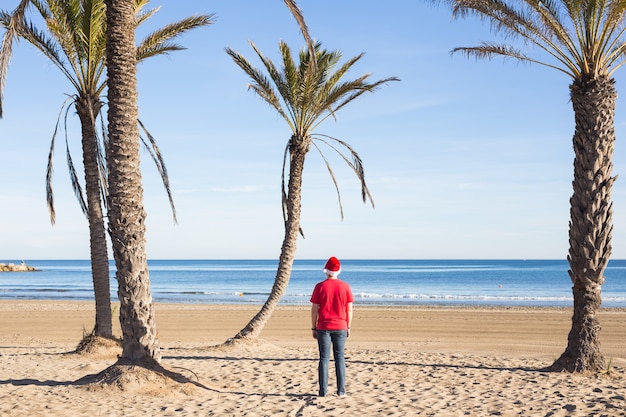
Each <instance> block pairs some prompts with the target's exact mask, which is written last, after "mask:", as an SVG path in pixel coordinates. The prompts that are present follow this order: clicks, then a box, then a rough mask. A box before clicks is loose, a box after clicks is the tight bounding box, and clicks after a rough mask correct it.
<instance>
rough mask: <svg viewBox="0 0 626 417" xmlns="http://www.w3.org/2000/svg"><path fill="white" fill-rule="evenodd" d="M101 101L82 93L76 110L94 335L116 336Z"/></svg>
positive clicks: (77, 101)
mask: <svg viewBox="0 0 626 417" xmlns="http://www.w3.org/2000/svg"><path fill="white" fill-rule="evenodd" d="M101 108H102V103H101V102H100V100H98V99H94V98H92V97H79V98H78V100H76V111H77V113H78V117H79V119H80V123H81V128H82V147H83V166H84V169H85V194H86V195H87V218H88V220H89V245H90V250H91V277H92V281H93V289H94V298H95V302H96V324H95V326H94V335H96V336H102V337H107V338H111V337H113V318H112V313H111V287H110V285H111V284H110V279H109V254H108V251H107V240H106V228H105V224H104V215H103V212H102V200H101V194H100V189H101V187H100V184H101V183H100V170H99V167H98V147H97V143H96V141H97V140H98V139H97V136H96V115H97V114H98V113H99V112H100V109H101Z"/></svg>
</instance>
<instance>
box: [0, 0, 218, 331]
mask: <svg viewBox="0 0 626 417" xmlns="http://www.w3.org/2000/svg"><path fill="white" fill-rule="evenodd" d="M148 2H149V0H136V1H134V14H135V16H136V23H135V26H134V27H137V26H139V25H140V24H141V23H143V22H145V21H146V20H147V19H148V18H149V17H151V16H152V15H153V14H154V13H156V11H157V10H158V9H152V10H149V11H147V12H146V11H143V8H144V7H145V6H146V5H147V4H148ZM28 3H29V2H28V1H22V3H21V4H20V5H19V6H18V8H17V9H16V10H15V11H14V12H13V13H12V14H9V13H7V12H0V25H2V26H3V27H5V28H7V35H6V36H5V39H4V42H3V52H4V48H5V46H6V45H8V46H6V48H8V51H7V54H8V55H6V54H5V53H3V54H2V55H0V57H4V58H5V60H6V62H7V64H8V56H9V55H10V44H11V40H12V36H15V37H18V38H23V39H25V40H27V41H28V42H29V43H31V44H32V45H34V46H35V47H36V48H37V49H38V50H39V51H40V52H42V53H43V54H44V55H45V56H46V57H48V58H49V59H50V61H51V62H52V63H54V64H55V66H56V67H57V68H59V69H60V70H61V72H62V73H63V74H64V75H65V76H66V77H67V79H68V80H69V81H70V83H71V84H72V86H73V87H74V89H75V90H76V94H74V95H72V96H71V99H70V104H73V105H74V108H75V109H76V113H77V114H78V117H79V119H80V123H81V132H82V150H83V165H84V172H85V195H86V200H87V201H86V202H85V199H84V197H83V191H82V187H81V186H80V183H79V180H78V176H77V174H76V170H75V168H74V164H73V161H72V158H71V155H70V153H69V148H68V150H67V152H66V154H67V161H68V166H69V169H70V177H71V179H72V186H73V188H74V190H75V193H76V196H77V198H78V201H79V203H80V205H81V208H82V209H83V212H84V213H85V215H86V217H87V219H88V221H89V232H90V248H91V268H92V279H93V284H94V296H95V302H96V320H95V321H96V322H95V327H94V331H93V334H94V335H96V336H103V337H111V336H112V318H111V301H110V284H109V261H108V253H107V243H106V242H107V241H106V231H105V220H104V210H103V208H102V202H103V201H104V202H105V204H106V196H107V192H108V189H107V182H106V177H107V173H106V162H105V160H104V151H103V148H104V143H105V142H106V140H107V139H106V137H105V136H106V129H104V128H103V129H101V132H98V129H97V123H96V122H97V119H98V117H101V118H102V116H101V110H102V108H103V106H104V105H105V103H104V102H103V101H102V95H103V91H104V90H105V88H106V85H107V81H106V74H105V70H106V60H105V43H106V40H105V32H106V17H105V5H104V1H103V0H31V1H30V3H32V5H33V6H34V7H35V8H36V10H37V11H38V12H39V14H40V15H41V17H42V18H43V19H44V22H45V24H46V29H47V32H44V31H40V30H38V29H37V28H36V27H35V25H34V24H33V23H32V22H29V21H28V20H26V19H25V17H24V11H25V9H26V6H27V5H28ZM210 23H212V17H211V16H195V17H190V18H187V19H184V20H182V21H179V22H175V23H172V24H169V25H167V26H166V27H164V28H162V29H159V30H158V31H155V32H153V33H152V34H150V35H149V36H147V37H146V38H145V39H144V40H143V41H142V42H141V43H140V44H139V46H138V47H137V48H136V58H137V60H138V61H141V60H144V59H146V58H149V57H152V56H156V55H161V54H166V53H168V52H170V51H176V50H180V49H183V48H182V47H181V46H179V45H177V44H173V43H171V42H170V41H171V40H172V39H173V38H175V37H177V36H179V35H181V34H182V33H184V32H186V31H188V30H190V29H194V28H196V27H199V26H204V25H208V24H210ZM9 35H10V36H11V37H9ZM4 74H6V70H5V72H4ZM0 91H2V90H1V89H0ZM64 106H65V104H64ZM67 110H69V107H68V109H67ZM65 114H66V117H67V111H66V113H65ZM140 124H141V123H140ZM57 131H58V123H57V129H55V133H54V135H53V138H52V144H51V147H50V153H49V157H48V173H47V176H46V179H47V188H46V190H47V195H48V208H49V211H50V218H51V221H52V223H53V224H54V221H55V211H54V199H53V194H52V156H53V150H54V143H55V138H56V134H57ZM146 133H147V131H146ZM147 136H148V138H149V140H150V145H148V144H147V142H145V141H144V144H146V147H147V148H148V149H149V150H150V154H151V155H152V157H153V159H154V161H155V163H156V164H157V168H158V170H159V172H160V173H161V176H162V178H163V182H164V184H165V188H166V191H167V194H168V197H169V200H170V204H171V206H172V210H173V215H174V220H176V212H175V209H174V204H173V199H172V195H171V191H170V189H169V179H168V176H167V171H166V169H165V164H164V162H163V159H162V157H161V154H160V152H159V149H158V147H157V146H156V143H155V142H154V140H153V138H152V136H151V135H150V134H149V133H148V134H147ZM66 144H67V140H66ZM150 147H151V148H152V149H150Z"/></svg>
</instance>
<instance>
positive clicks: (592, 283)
mask: <svg viewBox="0 0 626 417" xmlns="http://www.w3.org/2000/svg"><path fill="white" fill-rule="evenodd" d="M570 91H571V98H572V106H573V108H574V116H575V119H576V131H575V133H574V154H575V158H574V180H573V182H572V185H573V188H574V192H573V194H572V197H571V199H570V217H571V218H570V229H569V230H570V231H569V243H570V249H569V255H568V261H569V264H570V270H569V275H570V278H571V280H572V283H573V287H572V291H573V295H574V313H573V316H572V328H571V330H570V332H569V335H568V343H567V348H566V350H565V352H564V353H563V354H562V355H561V357H560V358H559V359H557V360H556V361H555V362H554V364H553V365H552V366H551V367H550V369H552V370H556V371H569V372H581V371H600V370H603V369H604V368H605V361H604V357H603V355H602V352H601V351H600V323H599V322H598V318H597V315H596V313H597V311H598V309H599V308H600V305H601V303H602V298H601V290H602V284H603V283H604V271H605V269H606V266H607V264H608V262H609V258H610V256H611V237H612V233H613V203H612V202H611V190H612V188H613V183H614V182H615V179H616V178H615V177H611V172H612V170H613V163H612V159H613V150H614V145H615V131H614V115H615V103H616V100H617V92H616V91H615V86H614V80H613V79H612V78H609V77H601V78H598V79H582V80H576V81H574V83H572V85H571V86H570Z"/></svg>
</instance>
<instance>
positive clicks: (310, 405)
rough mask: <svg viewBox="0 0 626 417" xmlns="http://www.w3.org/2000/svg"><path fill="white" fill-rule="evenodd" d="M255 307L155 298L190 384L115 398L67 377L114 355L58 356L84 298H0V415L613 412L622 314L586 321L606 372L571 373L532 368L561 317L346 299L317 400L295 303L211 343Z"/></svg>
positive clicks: (625, 335)
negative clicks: (341, 355) (346, 325)
mask: <svg viewBox="0 0 626 417" xmlns="http://www.w3.org/2000/svg"><path fill="white" fill-rule="evenodd" d="M258 308H259V306H256V305H254V306H248V305H243V306H226V305H169V304H168V305H161V304H155V309H156V320H157V327H158V330H159V342H160V346H161V348H162V355H163V361H162V364H163V366H164V367H165V368H167V369H169V370H172V371H175V372H178V373H180V374H182V375H184V376H186V377H187V378H189V380H191V381H192V382H193V383H190V384H184V386H183V387H182V388H180V389H179V388H178V387H175V388H172V386H171V385H169V384H165V383H164V382H163V381H161V380H158V379H154V380H152V381H149V382H145V381H144V382H142V383H135V384H133V383H132V381H130V382H131V383H127V384H126V385H125V386H124V389H123V390H121V389H120V388H118V387H117V386H109V387H100V386H92V385H86V384H82V383H79V382H76V381H78V380H80V379H81V378H83V377H85V376H87V375H92V374H96V373H98V372H100V371H102V370H104V369H105V368H107V367H108V366H109V365H112V364H113V363H115V359H116V354H117V353H119V350H118V348H117V347H115V346H114V347H111V348H110V349H108V350H101V351H100V352H99V353H96V354H92V355H77V354H72V353H68V352H71V351H72V350H73V349H74V348H75V347H76V345H77V344H78V342H79V341H80V339H81V337H82V335H83V333H84V332H86V331H89V330H90V329H91V327H92V326H93V305H92V303H88V302H57V301H0V416H29V417H35V416H64V417H66V416H130V417H134V416H322V415H324V416H412V415H423V416H490V415H496V416H626V310H602V311H601V313H600V314H599V319H600V322H601V325H602V333H601V341H602V349H603V353H604V355H605V357H606V359H607V362H608V364H609V365H608V366H607V372H604V373H599V374H585V375H580V374H569V373H551V372H545V371H542V368H544V367H546V366H548V365H550V364H551V363H552V362H553V361H554V360H555V359H556V358H557V357H558V356H559V355H560V354H561V353H562V352H563V350H564V349H565V346H566V343H567V333H568V331H569V328H570V320H571V311H570V310H569V309H557V308H508V309H503V308H449V307H436V308H434V307H433V308H425V307H384V308H383V307H361V306H358V305H357V306H355V315H354V323H353V326H352V335H351V337H350V338H349V339H348V343H347V347H346V356H347V374H348V378H347V390H348V396H347V397H345V398H339V397H337V396H335V395H330V396H327V397H324V398H319V397H317V396H316V393H317V371H316V369H317V347H316V345H315V341H314V339H313V338H312V337H311V331H310V327H309V325H310V323H309V321H310V320H309V310H308V308H306V307H289V306H285V307H280V308H279V309H278V310H277V311H276V312H275V314H274V315H273V316H272V318H271V320H270V322H269V323H268V325H267V326H266V328H265V329H264V331H263V333H262V334H261V337H260V340H259V341H258V342H257V343H254V344H250V345H244V346H237V347H230V348H225V347H219V346H218V345H220V344H222V343H223V342H224V341H225V340H226V339H227V338H229V337H231V336H233V335H234V334H235V333H236V332H237V331H238V330H239V329H240V328H241V327H243V325H245V324H246V323H247V321H248V320H249V319H250V318H251V317H252V316H253V315H254V314H255V313H256V312H257V311H258ZM115 324H116V325H117V323H115ZM115 332H116V334H118V335H119V334H120V330H119V325H117V326H116V328H115ZM331 366H332V363H331ZM127 382H128V381H127ZM333 388H334V376H333V375H332V372H331V377H330V381H329V391H331V392H333V391H332V390H333Z"/></svg>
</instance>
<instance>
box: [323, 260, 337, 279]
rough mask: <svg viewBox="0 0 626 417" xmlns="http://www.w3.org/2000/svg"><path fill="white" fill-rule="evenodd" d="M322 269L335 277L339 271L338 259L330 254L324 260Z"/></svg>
mask: <svg viewBox="0 0 626 417" xmlns="http://www.w3.org/2000/svg"><path fill="white" fill-rule="evenodd" d="M323 271H324V273H325V274H326V275H329V276H331V277H336V276H337V275H339V273H340V272H341V263H340V262H339V259H337V258H335V257H334V256H331V257H330V258H329V259H328V261H327V262H326V265H324V269H323Z"/></svg>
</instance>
